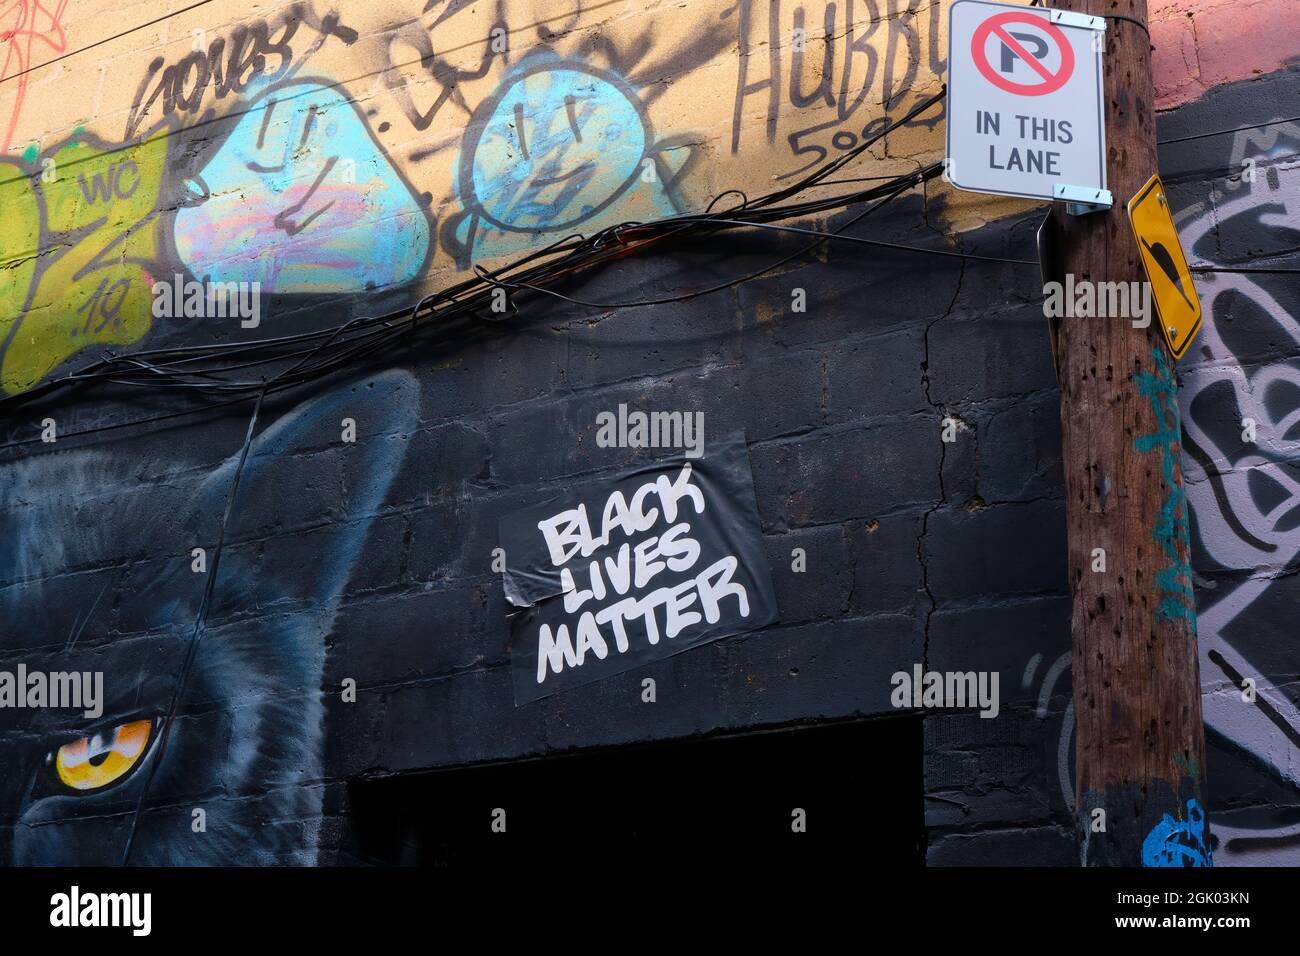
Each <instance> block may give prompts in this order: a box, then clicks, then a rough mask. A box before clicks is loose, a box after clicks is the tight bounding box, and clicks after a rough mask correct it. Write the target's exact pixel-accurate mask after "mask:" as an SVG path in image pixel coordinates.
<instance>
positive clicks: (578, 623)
mask: <svg viewBox="0 0 1300 956" xmlns="http://www.w3.org/2000/svg"><path fill="white" fill-rule="evenodd" d="M501 545H502V547H503V548H504V549H505V553H506V572H505V576H504V588H505V595H506V599H507V600H508V601H509V602H510V603H511V604H514V605H515V606H517V607H519V608H520V610H519V611H518V612H517V613H516V614H514V615H513V617H512V619H511V665H512V671H513V678H514V689H515V703H516V704H523V703H527V702H529V701H533V700H537V699H539V698H542V697H546V696H549V695H551V694H554V693H558V692H559V691H563V690H567V689H569V688H571V687H577V686H580V685H583V684H589V683H591V682H593V681H596V680H600V679H602V678H605V677H610V676H613V675H614V674H621V673H623V672H625V671H628V670H631V669H632V668H634V667H638V666H640V665H643V664H646V663H649V662H651V661H656V660H661V659H663V658H666V657H670V656H672V655H673V654H677V653H680V652H681V651H684V650H687V649H689V648H692V647H698V646H699V645H701V644H705V643H708V642H710V641H714V640H717V639H718V638H721V637H727V636H729V635H733V634H739V633H743V632H746V631H751V630H755V629H757V628H760V627H763V626H765V625H767V624H770V623H772V622H773V621H774V620H776V599H775V596H774V592H773V589H772V580H771V573H770V570H769V568H768V566H767V562H766V559H765V558H764V555H763V550H762V539H761V535H760V531H759V524H758V510H757V507H756V505H755V501H754V489H753V479H752V476H751V474H750V469H749V455H748V449H747V446H746V445H745V440H744V437H743V435H739V434H736V435H730V436H727V437H724V438H721V439H719V440H715V441H713V442H712V443H711V445H710V447H709V448H708V450H707V452H706V454H705V456H704V457H703V458H700V459H694V460H691V461H687V460H686V459H685V458H684V457H678V458H674V459H670V460H668V461H665V462H659V463H656V464H652V465H645V466H641V467H638V468H634V469H632V470H629V471H624V472H620V473H618V474H616V475H614V476H612V477H610V478H606V479H603V480H600V481H598V482H593V483H590V484H588V485H586V486H584V487H582V488H579V489H575V490H574V491H573V492H572V493H569V494H565V495H562V496H558V497H555V498H552V499H550V500H548V501H546V502H543V503H541V504H538V505H535V506H533V507H530V508H527V509H524V510H523V511H519V512H516V513H514V514H512V515H508V516H507V517H505V518H503V519H502V521H501Z"/></svg>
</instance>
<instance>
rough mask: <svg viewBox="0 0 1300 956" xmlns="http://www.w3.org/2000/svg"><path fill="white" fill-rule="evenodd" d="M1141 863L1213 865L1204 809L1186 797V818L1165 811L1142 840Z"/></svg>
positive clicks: (1146, 864)
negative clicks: (1180, 818)
mask: <svg viewBox="0 0 1300 956" xmlns="http://www.w3.org/2000/svg"><path fill="white" fill-rule="evenodd" d="M1142 865H1143V866H1213V865H1214V861H1213V858H1212V857H1211V854H1210V841H1209V826H1208V824H1207V822H1206V819H1205V811H1204V810H1202V809H1201V805H1200V804H1199V803H1197V802H1196V801H1195V800H1188V801H1187V819H1186V820H1175V819H1174V818H1173V817H1172V816H1171V815H1170V814H1168V813H1166V814H1165V815H1164V817H1163V818H1162V819H1161V821H1160V822H1159V823H1157V824H1156V825H1155V826H1154V827H1152V828H1151V832H1150V833H1148V834H1147V838H1146V839H1145V840H1143V841H1142Z"/></svg>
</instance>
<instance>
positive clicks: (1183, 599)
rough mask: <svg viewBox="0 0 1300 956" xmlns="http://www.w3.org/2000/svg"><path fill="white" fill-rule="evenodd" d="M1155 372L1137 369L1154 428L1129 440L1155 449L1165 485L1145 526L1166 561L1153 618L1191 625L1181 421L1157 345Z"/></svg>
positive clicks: (1166, 364) (1192, 599)
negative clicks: (1155, 514)
mask: <svg viewBox="0 0 1300 956" xmlns="http://www.w3.org/2000/svg"><path fill="white" fill-rule="evenodd" d="M1151 355H1152V358H1154V359H1155V365H1156V372H1155V374H1154V375H1152V374H1150V373H1149V372H1139V373H1138V376H1137V384H1138V392H1139V393H1140V394H1142V395H1143V396H1145V397H1146V398H1148V399H1149V400H1150V401H1151V410H1152V411H1153V412H1154V413H1155V417H1156V425H1157V428H1156V431H1154V432H1153V433H1151V434H1150V435H1141V436H1139V437H1138V438H1137V440H1136V442H1135V446H1136V448H1137V450H1138V451H1140V452H1142V453H1143V454H1145V453H1147V452H1150V451H1153V450H1154V449H1156V448H1159V449H1160V458H1161V468H1162V471H1161V473H1162V475H1163V477H1164V482H1165V487H1166V488H1168V489H1169V491H1168V494H1167V495H1166V497H1165V503H1164V505H1162V506H1161V508H1160V520H1159V521H1157V522H1156V525H1155V527H1154V528H1152V529H1151V537H1152V538H1154V539H1155V541H1156V543H1157V544H1159V545H1160V547H1161V549H1162V550H1163V551H1164V552H1165V555H1166V556H1167V557H1168V558H1169V561H1170V564H1169V566H1168V567H1166V568H1165V569H1164V570H1162V571H1160V572H1159V573H1158V574H1157V575H1156V586H1157V587H1158V588H1159V589H1160V592H1161V594H1163V595H1164V597H1163V598H1162V600H1161V601H1160V605H1159V607H1158V608H1156V620H1157V621H1172V620H1175V619H1182V620H1184V621H1187V622H1188V623H1190V624H1191V625H1192V626H1193V627H1194V626H1195V625H1196V598H1195V596H1194V594H1193V591H1192V566H1191V562H1190V558H1191V550H1192V549H1191V534H1190V526H1189V519H1188V508H1187V488H1186V486H1185V485H1184V484H1183V482H1182V481H1180V480H1178V478H1177V475H1176V473H1175V472H1176V469H1177V466H1178V455H1179V448H1180V442H1181V441H1182V425H1181V422H1180V419H1179V413H1178V386H1177V384H1176V383H1175V381H1174V375H1173V370H1172V369H1170V367H1169V362H1168V360H1166V358H1165V353H1164V352H1163V351H1161V350H1160V349H1159V348H1156V349H1154V350H1152V353H1151Z"/></svg>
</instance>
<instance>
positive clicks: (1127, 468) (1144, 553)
mask: <svg viewBox="0 0 1300 956" xmlns="http://www.w3.org/2000/svg"><path fill="white" fill-rule="evenodd" d="M1050 5H1051V6H1056V7H1060V8H1062V9H1066V10H1073V11H1076V12H1080V13H1087V14H1092V15H1094V16H1097V15H1109V16H1111V19H1109V20H1108V21H1107V31H1106V46H1105V54H1104V56H1105V108H1106V152H1107V168H1106V174H1107V185H1108V186H1109V188H1110V190H1111V193H1112V194H1113V196H1114V201H1115V205H1114V208H1113V209H1111V210H1110V211H1109V212H1101V213H1093V214H1090V215H1084V216H1069V215H1066V214H1065V210H1064V209H1062V208H1060V206H1059V204H1058V208H1057V209H1056V211H1055V212H1054V215H1055V216H1056V217H1057V218H1058V221H1059V222H1060V225H1061V227H1062V230H1063V252H1064V257H1063V258H1064V268H1065V271H1066V272H1067V273H1073V275H1074V280H1075V282H1076V283H1082V282H1094V283H1096V282H1139V281H1145V276H1144V275H1143V272H1142V267H1141V263H1140V261H1139V259H1138V248H1137V245H1136V243H1135V241H1134V238H1133V234H1132V231H1131V229H1130V227H1129V223H1128V218H1127V213H1126V212H1125V209H1124V206H1125V204H1126V203H1127V202H1128V200H1129V199H1130V198H1131V197H1132V196H1133V195H1135V194H1136V193H1137V191H1138V189H1139V188H1140V187H1141V186H1142V185H1143V183H1144V182H1146V180H1147V179H1148V178H1149V177H1150V176H1151V175H1152V174H1153V173H1155V172H1156V171H1157V169H1156V123H1155V95H1154V90H1153V85H1152V79H1151V49H1150V39H1149V37H1148V35H1147V33H1146V32H1145V30H1144V29H1143V25H1145V24H1146V22H1147V0H1056V2H1055V3H1052V4H1050ZM1118 17H1131V18H1132V19H1133V20H1135V21H1137V23H1133V22H1130V21H1128V20H1123V19H1118ZM1158 322H1159V318H1158V317H1156V316H1153V317H1152V320H1151V323H1150V325H1149V326H1148V327H1147V328H1145V329H1143V328H1134V327H1133V324H1132V322H1131V321H1130V320H1129V319H1122V318H1067V319H1063V320H1062V323H1061V329H1060V349H1061V354H1060V380H1061V425H1062V432H1063V441H1064V447H1063V461H1064V468H1065V491H1066V521H1067V525H1068V532H1069V573H1070V590H1071V595H1072V597H1073V612H1072V632H1073V640H1074V675H1073V679H1074V723H1075V733H1076V735H1077V740H1076V756H1077V761H1076V762H1077V782H1076V789H1075V798H1076V804H1075V810H1076V816H1075V823H1076V828H1077V830H1078V834H1079V838H1080V845H1081V857H1082V861H1083V863H1084V864H1085V865H1089V866H1139V865H1148V866H1150V865H1174V866H1182V865H1189V864H1201V865H1204V864H1208V862H1209V856H1210V847H1209V827H1208V823H1207V822H1206V816H1205V809H1204V808H1205V799H1204V796H1203V794H1204V791H1205V732H1204V727H1203V725H1202V723H1201V697H1200V690H1201V688H1200V677H1199V673H1198V668H1197V654H1196V611H1195V604H1194V602H1193V597H1192V581H1191V567H1190V554H1189V549H1190V542H1189V536H1188V511H1187V497H1186V493H1185V490H1184V485H1183V476H1182V468H1181V466H1180V463H1179V455H1180V453H1181V435H1182V426H1181V422H1180V418H1179V412H1178V394H1177V385H1176V383H1175V380H1174V371H1173V369H1174V362H1173V359H1172V358H1170V356H1169V349H1168V347H1167V346H1166V345H1165V342H1164V340H1163V338H1162V337H1161V334H1160V331H1159V329H1158V327H1157V323H1158ZM1098 810H1100V811H1103V812H1104V816H1101V815H1099V814H1098V813H1097V811H1098Z"/></svg>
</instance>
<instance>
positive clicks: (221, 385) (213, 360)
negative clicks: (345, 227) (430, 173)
mask: <svg viewBox="0 0 1300 956" xmlns="http://www.w3.org/2000/svg"><path fill="white" fill-rule="evenodd" d="M945 91H946V87H945V88H944V89H940V90H939V92H937V93H935V94H934V95H933V96H930V97H928V98H926V99H924V100H923V101H921V102H920V103H918V104H917V105H916V106H915V107H914V108H913V109H911V110H910V111H908V112H907V113H906V114H905V115H903V116H900V117H899V118H897V119H895V120H893V121H891V122H889V123H888V124H886V125H885V126H884V127H883V128H882V129H880V130H879V131H878V132H877V133H875V134H874V135H872V136H870V137H868V138H866V139H864V140H863V142H861V143H860V144H858V145H857V146H855V147H854V148H853V149H850V150H848V151H846V152H844V153H842V154H841V155H839V156H837V157H835V158H834V159H831V160H829V161H826V162H823V163H822V164H820V165H819V166H818V167H817V168H815V169H814V170H813V171H812V172H810V173H809V174H808V175H806V176H805V177H803V178H802V179H800V180H798V181H797V182H794V183H792V184H790V185H788V186H786V187H784V188H782V189H780V190H777V191H775V192H772V193H770V194H767V195H764V196H761V197H759V198H756V199H753V200H751V199H749V198H748V197H747V196H746V195H745V194H744V193H742V192H740V191H739V190H728V191H727V192H724V193H722V194H720V195H718V196H717V197H715V198H714V200H713V201H712V202H711V203H710V204H709V206H708V207H707V208H706V210H705V211H704V212H702V213H697V214H686V215H679V216H670V217H666V218H663V219H658V220H654V221H651V222H625V223H620V224H618V225H614V226H610V227H608V228H606V229H602V230H601V231H599V232H596V233H594V234H592V235H590V236H582V235H572V236H568V237H566V238H564V239H561V240H559V241H557V242H554V243H552V244H550V245H548V246H545V247H544V248H540V249H537V250H536V251H534V252H531V253H529V254H527V255H525V256H523V257H521V258H519V259H516V260H515V261H513V262H511V263H508V264H507V265H505V266H503V267H501V268H499V269H497V270H495V271H489V270H487V269H484V268H483V267H481V266H476V267H475V268H474V275H473V276H472V277H469V278H467V279H465V280H464V281H461V282H458V283H456V284H454V285H452V286H449V287H447V288H445V289H442V290H441V291H439V292H436V293H433V294H431V295H429V296H426V297H425V298H423V299H421V300H420V301H419V302H417V303H416V304H415V305H414V306H413V307H412V308H409V309H403V310H401V311H399V312H394V313H390V314H387V315H381V316H360V317H357V318H354V319H352V320H350V321H348V322H345V323H343V324H342V325H338V326H336V327H333V328H326V329H320V330H314V331H308V332H302V333H299V334H294V335H284V336H279V337H273V338H257V339H249V340H244V341H240V342H226V343H214V344H206V345H187V346H178V347H172V348H159V349H152V350H144V351H136V352H132V353H129V354H123V355H117V354H112V353H108V352H106V353H104V354H103V356H102V357H101V358H99V359H98V360H97V361H95V362H93V363H91V364H89V365H87V366H85V367H84V368H81V369H79V370H77V371H74V372H71V373H68V374H65V375H62V376H58V377H55V378H52V379H50V380H47V381H46V382H44V383H42V384H40V385H38V386H36V387H34V388H32V389H31V390H29V391H27V392H24V393H21V394H19V395H15V396H9V397H7V398H3V399H0V412H3V413H11V412H13V411H14V410H16V409H17V408H18V407H19V406H21V405H26V404H29V403H31V402H34V401H37V400H40V399H45V398H48V397H50V396H52V395H55V394H57V393H63V392H67V391H69V390H73V389H76V390H84V389H88V388H92V387H93V386H96V385H108V384H111V385H116V386H127V387H139V388H144V389H156V388H164V389H168V390H172V391H173V393H184V394H198V395H200V396H202V397H203V398H204V401H202V402H198V403H195V404H194V405H193V407H190V408H187V409H184V410H181V411H177V412H171V413H168V414H165V415H158V416H153V417H150V418H146V419H137V420H135V421H126V422H121V423H118V424H114V425H109V426H107V427H108V428H122V427H130V426H131V425H136V424H144V423H146V422H153V421H159V420H161V419H165V418H175V417H178V416H181V415H185V414H189V413H191V412H195V411H202V410H205V409H211V408H216V407H220V406H222V405H230V404H236V403H242V402H245V401H249V400H251V399H253V398H255V397H257V396H265V395H267V394H270V393H274V392H278V391H282V390H284V389H289V388H292V387H294V386H297V385H300V384H303V383H305V382H309V381H312V380H315V379H320V378H322V377H324V376H327V375H329V374H330V373H332V372H334V371H337V370H340V369H343V368H345V367H349V366H353V365H355V364H356V363H358V362H360V361H362V360H365V359H369V358H371V357H373V356H376V355H378V354H379V353H382V352H384V351H385V350H391V349H396V348H398V347H400V346H403V345H404V344H408V343H409V342H410V341H411V340H412V334H413V333H414V332H417V331H421V332H424V331H427V332H428V334H430V335H432V336H434V337H436V338H437V339H439V340H443V339H446V340H450V339H454V338H456V337H463V336H464V335H465V334H466V328H467V326H468V325H471V324H473V323H479V322H483V321H484V320H491V321H494V322H495V321H500V320H501V319H502V318H503V317H508V316H510V315H513V314H517V313H518V307H519V304H520V303H521V302H523V301H525V300H527V299H530V298H538V297H543V296H551V297H555V298H558V299H562V300H564V301H567V302H571V303H576V304H578V305H581V306H588V307H591V308H599V309H615V308H626V307H633V306H646V305H663V304H667V303H670V302H681V301H685V300H687V299H691V298H697V297H699V296H704V295H709V294H710V293H713V292H717V291H720V290H722V289H726V288H730V287H732V286H736V285H739V284H740V283H743V282H747V281H749V280H751V279H754V278H757V277H759V276H761V275H764V274H765V273H768V272H771V271H773V270H775V269H777V268H779V267H781V266H782V265H784V264H785V263H787V262H790V261H791V260H794V259H797V258H799V257H800V256H803V255H806V254H807V253H808V252H810V251H811V250H813V249H814V248H816V247H817V246H818V245H820V244H821V243H823V242H826V241H828V240H835V239H843V240H847V241H852V242H859V243H867V244H872V245H879V246H888V247H895V248H904V249H915V251H918V252H929V253H937V254H941V255H943V254H948V255H953V256H960V257H962V258H982V257H978V256H976V257H971V256H966V255H964V254H962V253H959V252H945V251H944V250H935V249H920V248H917V247H911V246H903V245H901V244H899V243H892V242H885V241H882V240H873V239H866V238H861V237H849V236H845V235H843V232H844V230H846V229H848V228H849V227H850V226H852V225H854V224H855V223H858V222H860V221H861V220H863V219H864V218H866V217H867V216H869V215H871V214H872V213H873V212H875V211H876V210H877V209H879V208H880V207H881V206H883V205H885V204H886V203H888V202H890V201H891V200H893V199H895V198H897V197H898V196H900V195H902V194H904V193H906V192H907V191H908V190H911V189H913V188H915V187H916V186H918V185H920V184H922V183H924V182H926V181H928V180H931V179H933V178H935V177H936V176H938V175H939V174H940V173H941V172H942V169H943V165H942V163H937V162H936V163H932V164H930V165H926V166H924V167H922V168H920V169H918V170H917V171H915V172H913V173H910V174H907V175H904V176H898V177H894V178H889V179H885V180H883V181H880V182H878V183H877V184H876V185H873V186H870V187H868V188H863V189H856V190H853V191H850V192H836V193H834V194H833V195H829V196H825V197H824V198H818V199H803V200H800V198H799V197H800V196H801V195H803V194H805V193H807V192H809V191H810V190H813V189H815V188H817V187H821V188H823V189H827V188H830V187H832V186H833V185H836V184H837V183H842V182H845V181H844V180H839V181H835V180H830V181H828V180H829V178H830V177H831V176H833V175H834V174H835V173H837V172H839V171H840V170H842V169H844V168H845V167H846V166H847V165H849V164H850V163H852V162H853V161H854V160H856V159H857V158H858V157H859V156H861V155H862V154H863V153H864V152H866V151H867V150H868V149H869V148H870V147H871V146H873V145H874V144H875V143H877V142H879V141H880V140H882V139H883V138H884V137H886V136H888V135H889V133H890V132H892V131H893V130H895V129H898V128H899V127H901V126H903V125H905V124H907V123H910V122H911V121H912V120H914V119H916V118H917V117H918V116H920V115H922V114H923V113H925V112H926V111H928V110H930V109H932V108H933V107H934V106H935V105H936V104H938V103H940V102H941V101H942V100H943V97H944V94H945ZM729 196H730V197H734V198H735V199H736V200H738V203H737V204H735V205H732V206H731V207H730V208H727V209H725V210H716V211H715V207H717V206H719V205H720V204H721V203H722V200H724V199H726V198H727V197H729ZM862 203H866V204H867V206H866V208H865V209H863V210H862V211H860V212H858V213H857V214H856V215H854V216H852V217H850V218H849V219H848V220H847V221H845V222H843V223H841V224H839V225H838V226H837V227H836V228H835V229H834V230H833V231H830V232H817V231H815V230H812V229H807V228H801V227H796V226H790V225H779V224H780V223H783V222H789V221H790V220H807V219H810V218H812V217H816V216H819V215H823V214H826V213H830V212H833V211H836V210H840V209H845V208H847V207H850V206H855V205H858V204H862ZM753 229H767V230H776V231H780V232H787V233H793V234H801V235H807V236H811V237H814V239H813V241H812V242H811V243H809V244H807V245H805V246H804V247H802V248H800V249H798V250H796V251H795V252H793V253H791V254H790V255H788V256H785V257H783V258H781V259H779V260H777V261H775V262H773V263H771V264H770V265H768V266H766V267H764V268H763V269H761V270H759V271H758V272H754V273H750V274H747V275H743V276H739V277H737V278H735V279H733V280H730V281H727V282H724V283H721V284H719V285H716V286H713V287H711V288H706V289H700V290H697V291H693V292H689V293H685V294H682V295H677V296H671V297H667V298H660V299H650V300H643V301H639V302H615V303H593V302H583V301H582V300H579V299H573V298H570V297H569V296H566V295H564V294H562V293H560V292H558V291H556V290H555V289H553V288H551V287H552V286H554V285H555V284H557V283H559V282H560V281H561V280H564V279H567V278H570V277H573V276H575V275H576V274H578V273H581V272H586V271H588V270H591V269H594V268H596V267H598V266H600V265H601V264H603V263H608V262H611V261H613V260H616V259H621V258H624V257H626V256H629V255H633V254H636V253H639V252H642V251H644V250H647V249H651V248H653V247H656V246H658V247H662V246H663V245H665V244H666V243H668V242H669V241H670V240H683V239H686V238H691V239H699V238H701V237H709V236H715V235H717V234H719V233H723V232H728V231H735V230H753ZM503 293H504V296H503ZM503 298H504V301H505V302H507V303H508V308H507V309H506V310H505V315H504V316H503V315H502V314H501V310H500V308H499V307H500V305H501V303H502V301H503ZM494 306H497V308H495V309H494ZM102 430H105V429H104V428H103V427H101V428H95V429H89V430H88V431H102ZM73 434H84V432H82V433H73ZM33 440H39V439H33ZM27 443H28V442H15V443H12V444H27ZM7 447H8V446H7Z"/></svg>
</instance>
